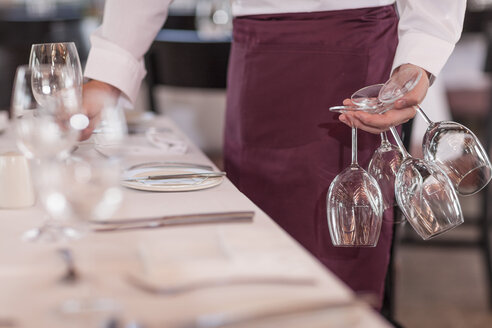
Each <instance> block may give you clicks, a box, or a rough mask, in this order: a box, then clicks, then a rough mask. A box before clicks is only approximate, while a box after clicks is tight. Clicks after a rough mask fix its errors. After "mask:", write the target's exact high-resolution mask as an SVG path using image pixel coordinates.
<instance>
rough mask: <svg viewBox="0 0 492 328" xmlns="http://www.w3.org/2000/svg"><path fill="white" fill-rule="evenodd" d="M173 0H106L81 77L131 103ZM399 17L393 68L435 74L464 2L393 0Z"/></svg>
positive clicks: (267, 2) (251, 5)
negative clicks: (114, 89)
mask: <svg viewBox="0 0 492 328" xmlns="http://www.w3.org/2000/svg"><path fill="white" fill-rule="evenodd" d="M171 2H172V0H139V1H135V0H106V4H105V10H104V17H103V23H102V25H101V26H100V27H99V28H98V29H97V30H96V31H95V32H94V33H93V35H92V36H91V44H92V47H91V50H90V53H89V57H88V60H87V64H86V68H85V76H86V77H88V78H91V79H95V80H100V81H103V82H106V83H109V84H111V85H113V86H115V87H117V88H118V89H120V90H121V91H122V92H123V94H124V95H125V96H126V97H127V98H128V99H129V100H130V101H131V102H134V101H135V99H136V97H137V94H138V90H139V88H140V84H141V82H142V80H143V78H144V76H145V74H146V71H145V66H144V60H143V57H144V54H145V52H146V51H147V50H148V48H149V47H150V45H151V44H152V41H153V40H154V38H155V36H156V35H157V33H158V32H159V30H160V29H161V27H162V26H163V24H164V21H165V19H166V17H167V10H168V6H169V4H170V3H171ZM394 2H395V0H346V1H341V0H232V13H233V15H234V16H243V15H253V14H272V13H291V12H316V11H326V10H342V9H355V8H365V7H376V6H384V5H389V4H392V3H394ZM396 3H397V8H398V12H399V15H400V21H399V24H398V37H399V42H398V47H397V49H396V55H395V58H394V60H393V63H392V69H394V68H396V67H398V66H400V65H402V64H405V63H411V64H415V65H418V66H420V67H422V68H424V69H425V70H426V71H428V72H430V73H432V74H433V75H434V76H437V75H438V74H439V72H440V71H441V69H442V67H443V66H444V64H445V62H446V60H447V59H448V57H449V55H450V54H451V52H452V51H453V49H454V45H455V44H456V42H457V41H458V39H459V37H460V35H461V30H462V27H463V18H464V12H465V8H466V0H396Z"/></svg>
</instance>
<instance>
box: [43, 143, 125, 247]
mask: <svg viewBox="0 0 492 328" xmlns="http://www.w3.org/2000/svg"><path fill="white" fill-rule="evenodd" d="M38 173H39V175H38V182H37V186H38V198H39V199H40V201H41V204H42V205H43V207H44V209H45V210H46V212H47V213H48V215H49V216H50V219H51V220H50V221H48V223H47V225H48V229H47V230H48V235H47V236H43V237H44V238H45V239H47V240H50V241H58V240H71V239H78V238H80V237H82V236H83V235H84V234H86V233H87V232H88V231H89V229H88V228H89V221H90V220H98V219H106V218H108V217H110V216H111V215H112V214H113V213H114V212H115V211H116V210H117V209H118V208H119V206H120V204H121V202H122V199H123V193H122V191H121V187H120V164H119V162H118V161H115V160H107V159H104V158H101V157H100V156H98V155H97V154H92V153H90V152H84V153H78V154H77V156H72V157H70V158H67V159H65V160H62V161H59V160H53V161H45V162H42V163H41V164H40V167H39V169H38Z"/></svg>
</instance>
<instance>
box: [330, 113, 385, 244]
mask: <svg viewBox="0 0 492 328" xmlns="http://www.w3.org/2000/svg"><path fill="white" fill-rule="evenodd" d="M330 110H331V111H335V112H339V113H340V112H343V111H344V109H343V108H340V109H336V108H334V107H332V108H330ZM351 151H352V161H351V164H350V166H349V167H347V168H346V169H345V170H343V171H342V172H341V173H340V174H338V175H337V176H336V177H335V179H333V181H332V183H331V185H330V188H329V189H328V193H327V196H326V211H327V219H328V228H329V230H330V237H331V242H332V244H333V245H334V246H338V247H374V246H376V245H377V242H378V240H379V234H380V232H381V225H382V221H383V196H382V194H381V190H380V189H379V185H378V183H377V182H376V180H374V178H373V177H372V176H371V175H369V174H368V173H367V172H366V171H365V170H364V169H363V168H362V167H360V166H359V164H358V163H357V129H356V128H355V127H352V149H351Z"/></svg>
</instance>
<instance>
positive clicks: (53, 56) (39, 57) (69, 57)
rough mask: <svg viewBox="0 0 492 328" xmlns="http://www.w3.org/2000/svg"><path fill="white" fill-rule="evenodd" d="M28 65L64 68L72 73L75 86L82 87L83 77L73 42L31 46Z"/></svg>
mask: <svg viewBox="0 0 492 328" xmlns="http://www.w3.org/2000/svg"><path fill="white" fill-rule="evenodd" d="M29 65H30V66H31V67H35V66H38V65H51V66H65V67H67V68H68V69H69V70H70V71H72V74H73V76H74V77H75V84H76V85H78V86H80V87H82V82H83V76H82V66H81V65H80V58H79V54H78V52H77V47H76V46H75V43H73V42H55V43H39V44H33V45H32V46H31V53H30V56H29Z"/></svg>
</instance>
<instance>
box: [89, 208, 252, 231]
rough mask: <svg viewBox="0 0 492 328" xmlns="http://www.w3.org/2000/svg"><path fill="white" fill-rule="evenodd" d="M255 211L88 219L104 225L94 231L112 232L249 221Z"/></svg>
mask: <svg viewBox="0 0 492 328" xmlns="http://www.w3.org/2000/svg"><path fill="white" fill-rule="evenodd" d="M254 214H255V212H253V211H238V212H217V213H201V214H182V215H169V216H162V217H155V218H143V219H127V220H107V221H96V220H92V221H90V222H91V223H93V224H100V225H105V226H104V227H100V228H97V227H96V228H93V229H92V231H95V232H112V231H125V230H135V229H153V228H160V227H165V226H178V225H191V224H209V223H231V222H251V221H252V219H253V217H254Z"/></svg>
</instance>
